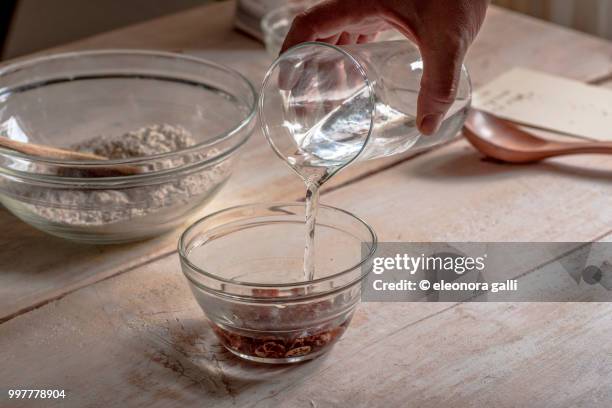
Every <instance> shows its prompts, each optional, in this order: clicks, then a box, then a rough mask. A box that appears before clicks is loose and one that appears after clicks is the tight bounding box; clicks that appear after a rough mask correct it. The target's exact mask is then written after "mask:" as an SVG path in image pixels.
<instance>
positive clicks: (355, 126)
mask: <svg viewBox="0 0 612 408" xmlns="http://www.w3.org/2000/svg"><path fill="white" fill-rule="evenodd" d="M422 74H423V61H422V59H421V56H420V53H419V51H418V49H417V48H416V47H415V46H414V45H413V44H412V43H410V42H409V41H407V40H404V41H388V42H378V43H370V44H359V45H350V46H335V45H330V44H325V43H317V42H310V43H304V44H301V45H298V46H296V47H294V48H292V49H290V50H288V51H287V52H285V53H284V54H283V55H281V56H280V57H279V58H278V59H277V60H276V61H275V62H274V63H273V65H272V66H271V68H270V69H269V71H268V73H267V74H266V77H265V79H264V82H263V86H262V90H261V94H260V100H259V114H260V120H261V125H262V128H263V131H264V134H265V135H266V137H267V138H268V140H269V142H270V144H271V145H272V147H273V148H274V150H275V151H276V153H277V154H278V155H279V156H280V157H281V158H283V159H284V160H285V161H287V162H288V163H289V165H290V166H292V167H293V168H294V169H296V168H297V167H301V168H303V167H305V166H307V167H326V168H328V169H331V168H336V169H340V168H342V167H344V166H346V165H347V164H348V163H350V162H351V161H353V160H355V159H356V158H359V159H360V160H361V159H372V158H379V157H386V156H390V155H394V154H398V153H402V152H405V151H407V150H409V149H414V150H421V149H424V148H427V147H430V146H433V145H436V144H440V143H443V142H445V141H448V140H449V139H451V138H452V137H453V136H454V135H456V134H457V132H458V131H459V130H460V129H461V127H462V125H463V122H464V121H465V118H466V116H467V111H468V108H469V105H470V99H471V85H470V81H469V76H468V73H467V70H466V69H465V67H462V70H461V77H460V81H459V85H458V88H457V96H456V99H455V101H454V103H453V104H452V106H451V107H450V109H449V111H448V112H447V114H446V116H445V117H444V120H443V122H442V124H441V126H440V128H439V130H438V131H437V132H436V133H435V134H434V135H429V136H424V135H421V134H420V132H419V130H418V129H417V125H416V120H415V119H416V111H417V100H418V93H419V90H420V83H421V77H422Z"/></svg>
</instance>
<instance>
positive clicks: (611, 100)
mask: <svg viewBox="0 0 612 408" xmlns="http://www.w3.org/2000/svg"><path fill="white" fill-rule="evenodd" d="M472 104H473V106H474V107H476V108H478V109H482V110H484V111H487V112H490V113H493V114H495V115H497V116H499V117H501V118H504V119H509V120H511V121H513V122H517V123H520V124H523V125H527V126H533V127H538V128H542V129H547V130H553V131H556V132H561V133H566V134H570V135H574V136H580V137H584V138H588V139H593V140H601V141H603V140H612V90H609V89H605V88H601V87H597V86H592V85H587V84H584V83H582V82H578V81H575V80H572V79H567V78H561V77H557V76H554V75H550V74H546V73H542V72H537V71H531V70H528V69H525V68H515V69H513V70H511V71H508V72H506V73H505V74H502V75H501V76H500V77H498V78H497V79H494V80H493V81H492V82H490V83H489V84H487V85H484V86H483V87H481V88H479V89H478V90H477V91H476V92H475V93H474V96H473V102H472Z"/></svg>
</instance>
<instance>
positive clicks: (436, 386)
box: [0, 2, 612, 408]
mask: <svg viewBox="0 0 612 408" xmlns="http://www.w3.org/2000/svg"><path fill="white" fill-rule="evenodd" d="M232 12H233V3H232V2H225V3H215V4H213V5H208V6H203V7H201V8H197V9H193V10H190V11H186V12H183V13H180V14H176V15H173V16H169V17H164V18H162V19H158V20H154V21H151V22H147V23H143V24H139V25H136V26H132V27H128V28H125V29H121V30H117V31H113V32H110V33H106V34H103V35H100V36H96V37H93V38H91V39H87V40H85V41H81V42H78V43H75V44H70V45H68V46H65V47H61V48H62V49H64V50H67V49H70V50H76V49H85V48H154V49H164V50H171V51H180V52H184V53H189V54H193V55H197V56H200V57H204V58H209V59H213V60H216V61H218V62H221V63H225V64H228V65H230V66H232V67H234V68H236V69H238V70H240V71H241V72H243V73H244V74H245V75H247V76H248V77H249V78H250V79H251V80H252V81H253V82H254V83H259V81H260V80H261V78H262V76H263V73H264V71H265V69H266V67H267V66H268V64H269V63H270V62H271V59H270V57H268V56H267V55H266V54H265V52H264V51H263V48H262V46H261V45H260V44H258V43H256V42H255V41H253V40H251V39H249V38H247V37H245V36H243V35H241V34H239V33H237V32H235V31H233V30H232V28H231V27H232ZM467 64H468V66H469V69H470V70H471V73H472V78H473V81H474V83H475V86H478V85H479V84H482V83H485V82H486V81H489V80H490V79H492V78H493V77H495V76H496V75H498V74H500V73H501V72H504V71H506V70H508V69H510V68H511V67H513V66H519V65H520V66H525V67H531V68H535V69H538V70H542V71H546V72H551V73H554V74H561V75H564V76H567V77H571V78H576V79H579V80H582V81H586V82H590V83H593V84H597V85H600V86H610V87H612V44H610V43H608V42H605V41H603V40H599V39H595V38H593V37H589V36H586V35H583V34H579V33H576V32H573V31H569V30H566V29H562V28H560V27H556V26H553V25H549V24H546V23H543V22H540V21H536V20H533V19H528V18H526V17H523V16H519V15H517V14H511V13H509V12H505V11H501V10H500V9H496V8H492V9H491V10H490V12H489V15H488V17H487V21H486V23H485V26H484V29H483V31H482V32H481V34H480V36H479V38H478V40H477V42H476V43H475V44H474V46H473V48H472V49H471V51H470V54H469V56H468V61H467ZM242 157H243V160H241V162H240V164H239V167H238V168H237V169H236V172H235V175H234V176H233V178H232V180H231V181H230V182H229V184H228V185H227V187H226V188H225V189H224V190H223V192H222V193H221V194H220V196H219V197H218V199H216V200H215V201H214V202H213V203H212V204H211V205H210V206H209V207H208V208H207V209H206V210H205V212H210V211H213V210H216V209H220V208H223V207H227V206H230V205H237V204H241V203H247V202H256V201H273V200H295V199H299V198H301V197H303V187H302V184H301V183H300V182H299V180H298V179H297V178H296V177H295V176H294V175H293V174H292V173H291V172H289V171H288V170H287V169H286V167H285V165H284V164H283V163H281V162H280V161H279V160H277V159H276V158H275V157H274V155H273V153H272V152H271V150H270V148H269V147H268V146H267V144H266V142H265V140H264V138H263V136H262V135H261V134H260V133H259V132H256V133H255V134H254V135H253V137H252V139H251V140H250V142H249V143H248V144H247V146H246V147H245V148H244V151H243V156H242ZM264 187H265V188H264ZM322 201H323V202H324V203H326V204H331V205H335V206H339V207H342V208H346V209H348V210H350V211H353V212H355V213H356V214H358V215H360V216H362V217H363V218H365V219H366V220H368V221H369V222H370V223H371V224H372V225H373V226H374V227H375V229H376V230H377V232H378V234H379V237H380V239H381V240H383V241H384V240H414V241H462V240H470V241H564V240H565V241H596V240H610V239H612V210H611V208H612V205H611V204H612V161H611V160H610V159H609V158H607V157H603V156H600V157H598V156H583V157H573V158H565V159H563V160H553V161H550V162H546V163H542V164H538V165H532V166H524V167H519V166H506V165H500V164H494V163H491V162H487V161H483V160H481V157H480V156H479V154H477V153H476V152H475V151H474V150H473V149H472V148H471V147H470V146H469V145H467V144H466V143H465V142H464V141H462V140H458V141H456V142H453V143H451V144H449V145H447V146H443V147H440V148H437V149H435V150H433V151H430V152H427V153H425V154H421V155H419V156H417V157H411V156H409V155H403V156H399V157H393V158H390V159H387V160H382V161H375V162H369V163H366V164H361V165H358V166H354V167H353V168H351V169H347V170H346V171H344V172H343V173H341V174H340V176H339V177H338V179H337V180H335V181H333V182H332V184H331V185H330V186H328V187H327V189H325V191H324V192H323V194H322ZM177 236H178V232H176V233H173V234H169V235H168V236H165V237H161V238H158V239H154V240H151V241H147V242H143V243H138V244H133V245H127V246H119V247H91V246H83V245H77V244H74V243H71V242H68V241H62V240H60V239H57V238H53V237H50V236H47V235H44V234H42V233H40V232H38V231H36V230H34V229H32V228H30V227H29V226H27V225H25V224H23V223H21V222H20V221H18V220H17V219H16V218H15V217H13V216H12V215H10V214H9V213H8V212H6V211H5V210H3V209H0V248H1V250H0V322H1V323H0V362H1V365H0V388H1V391H2V393H3V395H1V396H0V406H2V407H5V406H6V407H29V406H45V407H47V406H52V407H53V406H62V407H63V406H65V407H90V406H92V407H94V406H95V407H98V406H100V407H110V406H121V407H124V406H146V407H149V408H152V407H187V406H205V407H208V406H215V407H225V406H240V407H242V406H258V407H266V406H271V407H277V406H282V407H293V406H305V407H313V406H314V407H327V406H351V407H372V406H402V407H406V406H409V407H412V406H415V407H417V406H418V407H441V406H452V407H537V408H539V407H570V406H571V407H610V406H612V341H611V339H612V314H611V312H612V305H610V304H605V303H601V304H595V303H584V304H582V303H565V304H564V303H550V304H526V303H522V304H506V303H498V304H483V303H481V304H454V303H425V304H421V303H418V304H416V303H412V304H411V303H402V304H398V303H385V304H380V303H365V304H362V305H361V306H360V308H359V309H358V312H357V313H356V316H355V318H354V320H353V322H352V324H351V327H350V329H349V330H348V332H347V334H346V335H345V336H344V337H343V338H342V340H341V341H340V342H339V343H338V345H337V346H336V347H335V348H334V350H333V351H332V352H330V353H329V354H327V355H326V356H324V357H322V358H320V359H318V360H315V361H313V362H310V363H306V364H301V365H298V366H292V367H274V368H270V367H262V366H253V365H249V364H246V363H243V362H241V361H238V360H237V359H236V358H234V357H232V356H230V355H229V353H227V352H224V351H223V349H222V348H221V347H220V346H219V344H218V343H217V341H216V340H215V338H214V336H213V334H212V332H211V331H210V329H209V328H208V327H207V325H206V323H205V321H204V319H203V315H202V313H201V311H200V309H199V308H198V306H197V304H196V303H195V301H194V300H193V299H192V297H191V294H190V292H189V290H188V287H187V283H186V281H185V279H184V278H183V276H182V275H181V272H180V268H179V262H178V257H177V255H176V252H175V246H176V238H177ZM9 388H60V389H61V388H63V389H66V392H67V397H66V399H64V400H60V401H50V400H46V401H38V402H33V401H28V400H18V401H15V400H13V401H8V400H7V399H6V390H7V389H9Z"/></svg>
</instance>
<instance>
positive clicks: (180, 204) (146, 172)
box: [0, 50, 257, 244]
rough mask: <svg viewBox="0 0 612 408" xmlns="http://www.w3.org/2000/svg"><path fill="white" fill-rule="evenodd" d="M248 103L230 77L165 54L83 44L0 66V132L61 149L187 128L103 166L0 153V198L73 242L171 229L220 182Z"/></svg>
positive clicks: (248, 118) (125, 238)
mask: <svg viewBox="0 0 612 408" xmlns="http://www.w3.org/2000/svg"><path fill="white" fill-rule="evenodd" d="M256 99H257V97H256V92H255V90H254V88H253V86H252V85H251V84H250V82H249V81H248V80H247V79H246V78H244V77H243V76H242V75H241V74H239V73H238V72H236V71H234V70H232V69H229V68H226V67H224V66H221V65H218V64H216V63H213V62H208V61H205V60H201V59H198V58H193V57H189V56H185V55H179V54H172V53H164V52H150V51H138V50H108V51H87V52H77V53H67V54H56V55H51V56H45V57H41V58H35V59H31V60H26V61H23V62H19V63H16V64H13V65H8V66H6V67H4V68H2V69H1V70H0V137H8V138H10V139H14V140H17V141H21V142H32V143H37V144H42V145H47V146H52V147H60V148H70V146H71V145H74V144H79V143H82V142H84V141H86V140H91V139H93V138H96V137H98V136H103V135H108V136H119V135H123V134H125V133H127V132H131V131H136V130H138V129H140V128H143V127H148V126H151V125H170V126H173V127H175V128H179V127H180V128H182V129H185V130H186V131H187V132H189V133H190V134H191V135H192V136H193V138H194V139H195V144H194V145H193V146H189V147H184V148H182V149H180V150H175V151H168V152H167V153H162V154H156V155H149V156H142V157H134V158H129V159H116V160H108V161H103V162H101V161H74V160H72V161H70V160H58V159H46V158H40V157H36V156H30V155H26V154H20V153H17V152H15V151H12V150H9V149H4V148H0V202H1V203H2V204H4V206H5V207H6V208H7V209H8V210H9V211H11V212H12V213H13V214H15V215H16V216H17V217H19V218H21V219H22V220H23V221H25V222H27V223H28V224H30V225H32V226H34V227H36V228H38V229H40V230H43V231H45V232H48V233H50V234H53V235H57V236H60V237H64V238H68V239H73V240H76V241H79V242H83V243H94V244H115V243H122V242H129V241H137V240H142V239H145V238H150V237H153V236H156V235H160V234H162V233H164V232H167V231H170V230H172V229H174V228H176V227H178V226H180V225H182V224H183V223H184V222H185V221H186V220H188V219H189V217H193V216H194V215H196V214H197V211H198V210H199V209H201V208H202V207H203V206H204V205H206V204H207V203H208V202H209V201H210V200H211V199H212V197H214V195H215V194H216V193H217V192H218V191H219V190H220V188H221V187H222V186H223V184H224V183H225V181H227V179H228V178H229V177H230V174H231V170H232V168H233V166H234V163H235V162H236V160H235V159H236V152H237V151H238V148H239V147H240V146H242V145H243V144H244V143H245V142H246V140H247V139H248V137H249V136H250V134H251V133H252V131H253V128H254V126H255V120H254V114H255V107H256ZM125 169H129V170H130V171H129V172H126V171H124V170H125Z"/></svg>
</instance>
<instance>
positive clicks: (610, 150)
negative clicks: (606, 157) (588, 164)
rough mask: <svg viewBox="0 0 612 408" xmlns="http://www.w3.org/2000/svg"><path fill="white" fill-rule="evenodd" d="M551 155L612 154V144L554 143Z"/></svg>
mask: <svg viewBox="0 0 612 408" xmlns="http://www.w3.org/2000/svg"><path fill="white" fill-rule="evenodd" d="M550 147H551V148H550V153H551V155H555V156H556V155H564V154H585V153H592V154H612V142H585V143H572V144H570V143H554V144H552V145H551V146H550Z"/></svg>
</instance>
